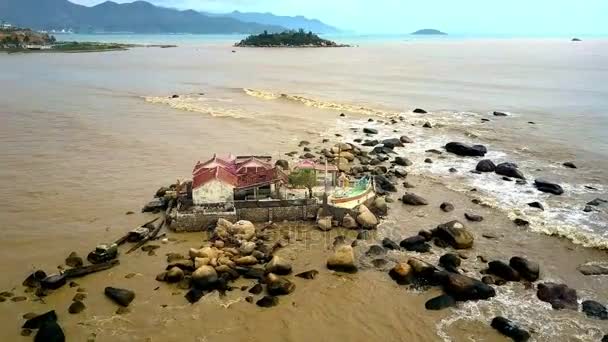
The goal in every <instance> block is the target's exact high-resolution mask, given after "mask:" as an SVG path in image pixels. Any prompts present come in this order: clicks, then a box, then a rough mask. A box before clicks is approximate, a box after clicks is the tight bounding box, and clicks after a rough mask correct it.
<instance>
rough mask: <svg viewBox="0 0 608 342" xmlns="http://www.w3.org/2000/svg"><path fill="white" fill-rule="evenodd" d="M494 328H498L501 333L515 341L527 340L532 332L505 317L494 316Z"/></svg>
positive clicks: (523, 341)
mask: <svg viewBox="0 0 608 342" xmlns="http://www.w3.org/2000/svg"><path fill="white" fill-rule="evenodd" d="M491 325H492V328H494V329H496V330H497V331H498V332H500V333H501V334H503V335H505V336H507V337H510V338H511V339H512V340H513V341H515V342H526V341H528V340H529V339H530V333H529V332H527V331H526V330H524V329H522V328H520V327H518V326H517V325H516V324H515V323H513V322H511V321H510V320H508V319H506V318H504V317H500V316H498V317H494V319H493V320H492V324H491Z"/></svg>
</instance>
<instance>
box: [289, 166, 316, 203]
mask: <svg viewBox="0 0 608 342" xmlns="http://www.w3.org/2000/svg"><path fill="white" fill-rule="evenodd" d="M289 184H291V185H292V186H294V187H297V188H306V189H308V197H309V198H312V188H313V187H315V186H316V185H317V174H316V172H315V171H314V170H310V169H302V170H298V171H296V172H292V173H291V174H290V175H289Z"/></svg>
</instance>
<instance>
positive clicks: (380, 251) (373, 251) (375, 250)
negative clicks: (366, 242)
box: [365, 245, 386, 257]
mask: <svg viewBox="0 0 608 342" xmlns="http://www.w3.org/2000/svg"><path fill="white" fill-rule="evenodd" d="M384 254H386V250H385V249H384V248H383V247H382V246H378V245H371V246H370V247H369V249H368V250H367V252H365V255H367V256H372V257H373V256H379V255H384Z"/></svg>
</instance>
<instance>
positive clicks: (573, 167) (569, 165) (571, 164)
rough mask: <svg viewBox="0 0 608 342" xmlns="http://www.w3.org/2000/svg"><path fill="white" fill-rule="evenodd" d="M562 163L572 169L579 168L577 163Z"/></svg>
mask: <svg viewBox="0 0 608 342" xmlns="http://www.w3.org/2000/svg"><path fill="white" fill-rule="evenodd" d="M562 165H564V166H565V167H567V168H570V169H576V168H577V167H576V165H574V163H573V162H565V163H563V164H562Z"/></svg>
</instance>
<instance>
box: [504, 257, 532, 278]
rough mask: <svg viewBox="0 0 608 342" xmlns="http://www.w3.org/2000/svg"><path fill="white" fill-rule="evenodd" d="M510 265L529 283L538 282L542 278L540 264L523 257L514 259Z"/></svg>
mask: <svg viewBox="0 0 608 342" xmlns="http://www.w3.org/2000/svg"><path fill="white" fill-rule="evenodd" d="M509 265H510V266H511V267H512V268H513V269H514V270H516V271H517V272H518V273H519V275H520V276H521V277H522V278H524V279H526V280H527V281H531V282H534V281H537V280H538V278H539V276H540V266H539V265H538V263H536V262H533V261H529V260H527V259H525V258H522V257H517V256H515V257H512V258H511V260H509Z"/></svg>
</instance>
